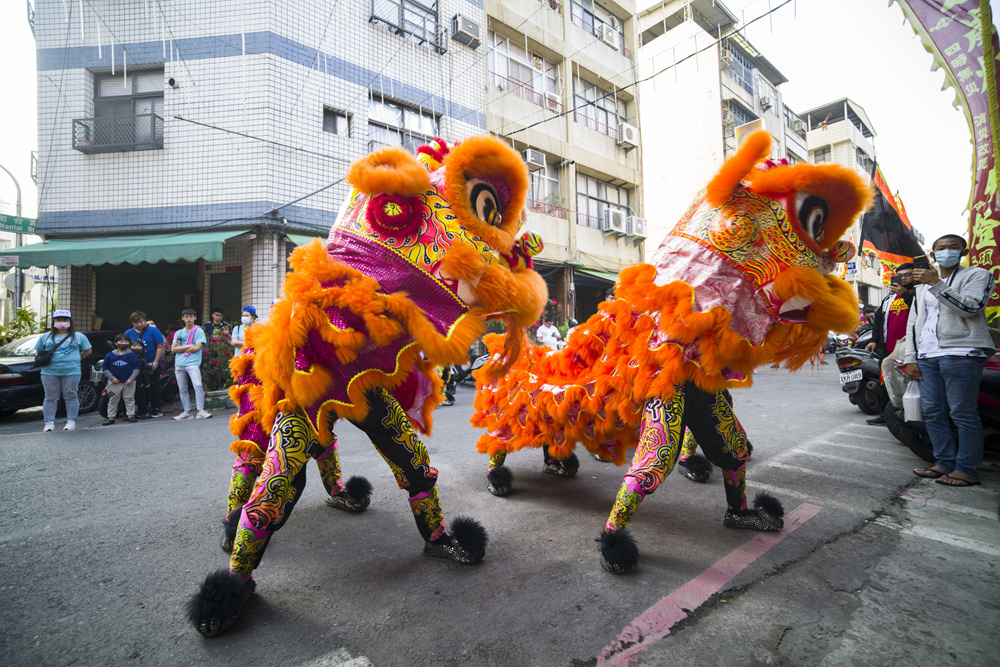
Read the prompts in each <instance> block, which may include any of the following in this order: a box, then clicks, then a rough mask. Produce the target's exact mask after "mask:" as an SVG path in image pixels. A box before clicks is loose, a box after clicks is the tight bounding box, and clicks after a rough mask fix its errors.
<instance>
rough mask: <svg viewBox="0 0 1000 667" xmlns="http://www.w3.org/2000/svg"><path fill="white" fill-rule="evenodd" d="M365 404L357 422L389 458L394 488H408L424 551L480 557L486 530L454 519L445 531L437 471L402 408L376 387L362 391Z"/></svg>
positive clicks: (456, 557)
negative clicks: (450, 530)
mask: <svg viewBox="0 0 1000 667" xmlns="http://www.w3.org/2000/svg"><path fill="white" fill-rule="evenodd" d="M368 406H369V411H368V416H367V417H366V418H365V420H364V421H363V422H361V423H360V424H358V427H359V428H361V430H363V431H364V432H365V433H367V434H368V437H369V438H370V439H371V441H372V444H373V445H375V449H377V450H378V453H379V454H380V455H381V456H382V458H383V459H385V462H386V463H387V464H389V468H390V469H391V470H392V472H393V475H394V476H395V478H396V483H397V484H398V485H399V488H401V489H404V490H406V491H407V492H408V493H409V494H410V508H411V510H412V511H413V518H414V519H415V520H416V523H417V529H418V530H419V531H420V536H421V537H423V538H424V541H425V549H424V552H425V553H428V554H429V555H432V556H445V557H449V558H451V559H452V560H456V561H458V562H462V563H475V562H478V561H479V560H481V559H482V557H483V554H484V553H485V550H486V533H485V531H484V530H482V527H481V526H479V525H478V524H476V523H475V522H474V521H472V520H471V519H467V520H465V521H460V520H456V521H455V522H454V525H453V536H452V535H448V534H447V532H446V531H445V526H444V517H443V513H442V511H441V503H440V500H439V498H438V493H437V487H436V484H437V475H438V472H437V470H435V469H434V468H433V467H431V464H430V458H429V456H428V455H427V448H426V447H425V446H424V443H423V442H421V441H420V438H418V437H417V434H416V432H415V431H414V430H413V425H412V424H411V423H410V420H409V419H408V418H407V416H406V413H405V412H403V408H402V407H400V405H399V403H397V402H396V399H395V398H393V397H392V395H390V394H389V392H388V391H386V390H385V389H383V388H381V387H377V388H374V389H372V390H371V391H369V392H368ZM467 522H468V523H467ZM469 524H474V527H472V526H470V525H469ZM477 529H478V530H477Z"/></svg>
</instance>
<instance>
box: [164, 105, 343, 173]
mask: <svg viewBox="0 0 1000 667" xmlns="http://www.w3.org/2000/svg"><path fill="white" fill-rule="evenodd" d="M174 118H175V119H177V120H182V121H184V122H185V123H192V124H193V125H201V126H202V127H207V128H210V129H213V130H219V131H221V132H226V133H228V134H235V135H236V136H238V137H245V138H247V139H253V140H254V141H263V142H264V143H266V144H273V145H275V146H280V147H281V148H287V149H289V150H293V151H298V152H300V153H307V154H309V155H316V156H319V157H321V158H326V159H327V160H334V161H336V162H343V163H345V164H350V160H345V159H343V158H339V157H334V156H333V155H327V154H326V153H319V152H317V151H311V150H309V149H308V148H298V147H296V146H289V145H288V144H283V143H281V142H280V141H274V140H273V139H264V138H262V137H255V136H253V135H252V134H246V133H244V132H237V131H236V130H230V129H228V128H225V127H219V126H218V125H212V124H211V123H202V122H200V121H197V120H191V119H190V118H184V117H183V116H174Z"/></svg>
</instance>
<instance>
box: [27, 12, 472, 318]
mask: <svg viewBox="0 0 1000 667" xmlns="http://www.w3.org/2000/svg"><path fill="white" fill-rule="evenodd" d="M33 9H34V23H33V28H34V32H35V37H36V44H37V49H38V51H37V58H38V70H39V72H38V82H39V87H38V96H39V104H38V108H39V125H38V126H39V142H38V143H39V175H38V186H39V215H38V218H39V219H38V231H39V233H41V234H44V235H45V236H46V237H47V238H50V239H58V238H86V237H95V236H103V235H114V236H116V237H121V236H127V235H129V234H150V233H166V232H171V233H185V232H195V231H206V230H233V231H234V233H236V232H245V233H243V234H240V235H238V236H233V237H232V238H230V239H228V240H227V241H226V242H225V245H224V250H223V259H222V261H221V262H214V263H208V262H205V261H201V260H196V261H192V262H189V263H184V262H180V263H178V264H177V266H174V267H173V268H172V269H171V270H170V271H167V270H166V269H165V268H164V266H163V265H162V264H156V265H139V266H134V265H128V264H121V265H117V266H115V265H111V264H103V265H96V266H94V265H81V266H67V267H63V268H61V269H60V276H59V278H60V281H59V282H60V288H59V307H69V308H71V309H72V310H73V311H74V312H75V313H89V314H91V315H92V316H93V317H95V318H102V319H103V324H104V325H105V326H112V327H113V328H123V327H125V326H127V321H123V319H122V318H123V316H125V315H127V313H128V312H130V311H131V310H133V309H142V310H146V311H148V314H149V315H151V316H153V317H154V318H157V319H160V320H164V319H165V320H168V321H173V320H174V319H175V318H177V317H178V314H179V310H180V308H182V307H184V306H185V305H189V304H193V305H195V306H196V307H197V308H198V309H199V310H200V312H201V314H202V316H203V317H205V318H206V319H207V317H208V312H209V310H210V308H211V307H212V306H213V305H216V304H215V303H213V299H215V300H217V301H218V300H223V301H225V303H226V304H227V305H226V311H227V313H226V314H227V318H229V319H235V318H236V317H238V312H234V311H237V310H238V309H239V307H240V305H242V304H253V305H254V306H256V307H257V309H258V312H259V313H261V314H262V315H263V314H266V312H267V309H268V307H269V304H270V303H271V301H272V300H273V299H274V298H275V295H276V289H277V287H276V286H277V285H278V284H279V282H280V278H281V277H282V276H283V275H284V272H285V257H286V255H287V252H288V251H289V250H290V248H291V243H289V242H286V241H285V240H284V237H281V236H279V234H281V233H288V234H292V235H302V236H310V235H311V236H324V237H325V235H326V232H327V231H328V229H329V226H330V224H331V222H332V220H333V218H334V217H335V215H336V212H337V210H338V209H339V207H340V204H341V202H342V200H343V198H344V197H345V195H346V193H347V187H346V185H344V184H342V183H341V184H339V185H335V186H333V187H330V188H328V189H326V190H324V191H323V192H320V193H319V194H315V195H313V196H310V197H308V198H306V199H303V200H302V201H299V202H297V203H294V204H291V205H288V206H284V207H282V208H280V210H278V211H276V212H274V213H269V212H271V211H272V210H273V209H275V208H276V207H279V206H282V205H284V204H288V203H289V202H292V201H294V200H296V199H299V198H301V197H303V196H305V195H308V194H310V193H312V192H314V191H316V190H319V189H321V188H323V187H325V186H328V185H330V184H331V183H334V182H335V181H336V180H337V179H339V178H340V177H341V176H342V175H343V173H344V172H345V170H346V167H347V166H348V164H349V163H350V162H352V161H353V160H356V159H358V158H360V157H362V156H363V155H365V154H367V153H368V152H369V150H370V147H371V146H373V145H374V144H375V143H404V144H406V145H407V146H409V147H411V148H415V147H416V146H417V145H419V144H420V143H422V142H424V141H425V140H428V139H430V138H432V137H433V136H435V135H438V136H442V137H445V138H447V139H449V140H457V139H461V138H462V137H465V136H469V135H471V134H475V133H479V132H482V131H484V130H485V129H486V108H485V95H486V90H485V87H484V85H483V78H484V70H485V65H484V61H483V59H484V57H485V56H484V53H485V50H484V49H483V48H482V47H480V48H479V49H478V50H473V49H470V48H469V47H468V46H466V45H463V44H460V43H459V42H457V41H454V40H452V39H451V38H450V35H451V29H450V18H451V17H452V16H453V15H455V14H461V15H463V16H465V17H467V18H469V19H470V20H472V21H474V22H476V23H477V24H478V25H484V24H485V18H484V13H483V8H482V3H481V2H476V1H475V0H472V1H467V0H439V1H438V2H436V3H435V2H431V1H430V0H374V1H372V0H365V1H364V2H360V1H351V2H346V1H343V0H341V1H340V2H332V1H320V0H284V1H282V2H277V1H274V0H240V1H237V0H213V2H201V1H195V0H175V1H173V2H170V3H157V2H152V1H151V2H146V1H145V0H129V1H115V2H110V1H106V0H93V1H91V2H87V3H84V4H83V5H82V16H81V5H80V3H74V2H63V1H62V0H39V1H36V2H34V3H33ZM105 151H107V152H105ZM234 273H239V279H234V278H233V274H234ZM227 275H228V278H226V276H227ZM218 285H224V286H225V287H226V289H225V290H220V289H218V288H217V286H218ZM126 287H127V288H128V289H125V288H126ZM116 290H117V291H116ZM102 295H103V296H102ZM126 300H127V301H128V303H124V301H126ZM80 318H81V316H80V315H77V319H78V320H79V319H80Z"/></svg>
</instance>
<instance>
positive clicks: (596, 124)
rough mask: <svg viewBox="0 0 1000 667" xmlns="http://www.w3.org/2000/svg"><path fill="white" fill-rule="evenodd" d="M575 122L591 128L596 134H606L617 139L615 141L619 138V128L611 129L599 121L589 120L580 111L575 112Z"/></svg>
mask: <svg viewBox="0 0 1000 667" xmlns="http://www.w3.org/2000/svg"><path fill="white" fill-rule="evenodd" d="M573 120H574V121H576V122H577V123H580V125H585V126H587V127H589V128H590V129H591V130H594V131H595V132H600V133H601V134H606V135H608V136H609V137H612V138H615V139H617V138H618V128H617V127H611V126H610V125H607V124H605V123H602V122H601V121H599V120H595V119H593V118H588V117H587V116H584V115H583V114H582V113H580V112H579V111H573Z"/></svg>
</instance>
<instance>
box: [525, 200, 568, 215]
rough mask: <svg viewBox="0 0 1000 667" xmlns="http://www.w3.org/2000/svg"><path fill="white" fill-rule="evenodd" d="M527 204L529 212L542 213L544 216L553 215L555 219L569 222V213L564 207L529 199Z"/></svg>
mask: <svg viewBox="0 0 1000 667" xmlns="http://www.w3.org/2000/svg"><path fill="white" fill-rule="evenodd" d="M527 204H528V210H529V211H534V212H535V213H541V214H542V215H551V216H552V217H553V218H562V219H563V220H569V211H568V210H567V209H565V208H563V207H562V206H556V205H555V204H550V203H548V202H544V201H539V200H538V199H529V200H528V201H527Z"/></svg>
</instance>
